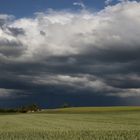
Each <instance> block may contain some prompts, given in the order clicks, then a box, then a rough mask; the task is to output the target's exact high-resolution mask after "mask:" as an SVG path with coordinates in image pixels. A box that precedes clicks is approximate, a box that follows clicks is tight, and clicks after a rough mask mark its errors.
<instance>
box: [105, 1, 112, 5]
mask: <svg viewBox="0 0 140 140" xmlns="http://www.w3.org/2000/svg"><path fill="white" fill-rule="evenodd" d="M112 2H113V0H106V1H105V5H109V4H110V3H112Z"/></svg>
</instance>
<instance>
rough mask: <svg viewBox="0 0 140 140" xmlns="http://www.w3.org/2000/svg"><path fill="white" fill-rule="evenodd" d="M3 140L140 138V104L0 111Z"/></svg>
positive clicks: (135, 139)
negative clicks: (17, 112) (12, 112)
mask: <svg viewBox="0 0 140 140" xmlns="http://www.w3.org/2000/svg"><path fill="white" fill-rule="evenodd" d="M0 140H140V107H109V108H106V107H102V108H93V107H88V108H67V109H56V110H45V111H43V112H42V113H41V112H40V113H27V114H5V115H4V114H1V115H0Z"/></svg>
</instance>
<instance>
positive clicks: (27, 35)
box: [0, 1, 140, 98]
mask: <svg viewBox="0 0 140 140" xmlns="http://www.w3.org/2000/svg"><path fill="white" fill-rule="evenodd" d="M139 25H140V3H139V2H136V1H131V2H130V1H126V2H124V1H123V2H121V3H118V4H116V5H114V6H107V7H105V9H103V10H101V11H99V12H92V11H88V10H82V11H80V12H78V13H73V12H69V11H53V10H49V11H47V12H44V13H35V16H34V17H33V18H21V19H15V18H14V16H11V15H0V72H1V75H0V89H2V90H0V94H1V93H2V91H3V89H5V90H6V92H5V91H4V92H3V94H1V96H4V95H6V96H7V92H8V91H9V94H10V95H11V96H13V92H11V90H12V91H13V90H16V91H20V92H21V93H22V94H28V93H32V94H33V93H34V91H38V90H39V92H43V93H44V92H46V91H47V90H48V89H49V87H50V86H54V87H59V86H60V87H61V88H64V89H65V90H64V91H63V92H66V93H67V92H69V93H71V94H73V91H74V94H76V93H78V94H79V92H81V90H83V91H87V92H85V94H87V96H88V92H90V93H93V94H97V95H102V96H115V97H121V98H122V97H123V98H126V97H131V96H132V97H133V96H134V97H135V96H140V85H139V82H140V78H139V77H140V73H139V71H140V66H139V63H140V55H139V52H140V39H139V36H140V28H139ZM56 92H57V90H56ZM4 93H6V94H4ZM9 94H8V95H9ZM40 94H41V93H40ZM82 94H83V93H82ZM16 95H18V94H16Z"/></svg>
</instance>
